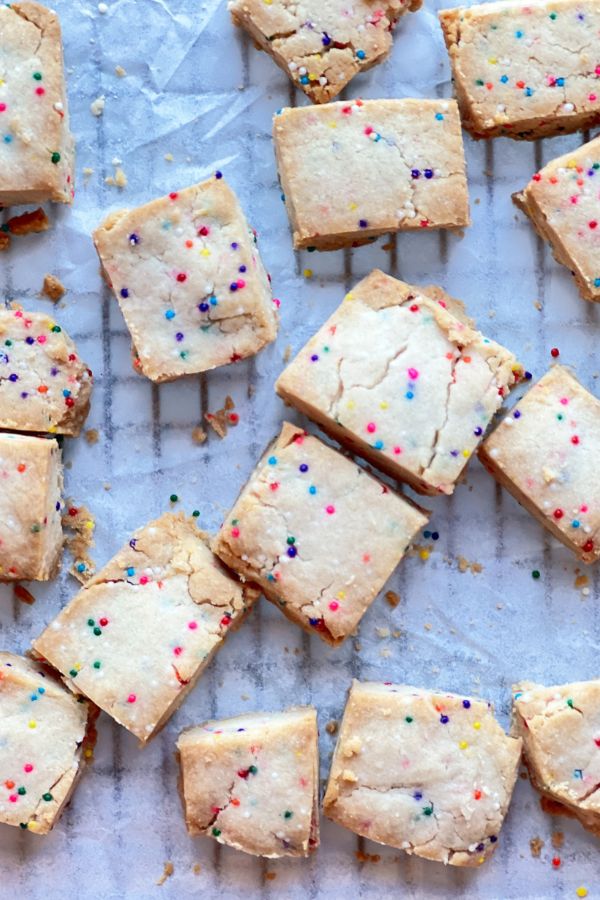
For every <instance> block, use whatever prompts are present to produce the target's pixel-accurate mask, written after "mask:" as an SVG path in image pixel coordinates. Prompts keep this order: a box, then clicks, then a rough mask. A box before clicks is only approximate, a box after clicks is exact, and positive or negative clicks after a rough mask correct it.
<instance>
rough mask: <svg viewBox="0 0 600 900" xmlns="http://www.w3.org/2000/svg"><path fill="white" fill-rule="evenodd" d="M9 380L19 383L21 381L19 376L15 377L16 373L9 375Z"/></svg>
mask: <svg viewBox="0 0 600 900" xmlns="http://www.w3.org/2000/svg"><path fill="white" fill-rule="evenodd" d="M8 380H9V381H18V380H19V376H18V375H15V373H14V372H13V373H12V375H9V376H8Z"/></svg>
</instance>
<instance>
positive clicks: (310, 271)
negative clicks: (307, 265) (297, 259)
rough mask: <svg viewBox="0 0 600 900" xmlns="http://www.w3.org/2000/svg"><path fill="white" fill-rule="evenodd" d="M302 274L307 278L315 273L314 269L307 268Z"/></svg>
mask: <svg viewBox="0 0 600 900" xmlns="http://www.w3.org/2000/svg"><path fill="white" fill-rule="evenodd" d="M302 274H303V275H304V277H305V278H312V277H313V274H314V273H313V270H312V269H305V270H304V271H303V273H302Z"/></svg>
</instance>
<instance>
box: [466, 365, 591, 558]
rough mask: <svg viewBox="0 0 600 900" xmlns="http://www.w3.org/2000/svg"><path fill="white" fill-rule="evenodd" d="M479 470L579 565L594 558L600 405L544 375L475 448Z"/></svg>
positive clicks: (565, 374) (569, 381)
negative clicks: (573, 555) (564, 547)
mask: <svg viewBox="0 0 600 900" xmlns="http://www.w3.org/2000/svg"><path fill="white" fill-rule="evenodd" d="M479 457H480V459H481V461H482V462H483V464H484V466H485V467H486V468H487V469H488V471H489V472H491V474H492V475H493V476H494V478H495V479H496V480H497V481H499V482H500V484H501V485H502V486H503V487H505V488H506V490H507V491H510V493H511V494H512V495H513V497H515V498H516V499H517V500H518V501H519V503H520V504H521V505H522V506H524V507H525V509H527V510H528V511H529V512H530V513H531V514H532V515H533V516H535V517H536V519H538V520H539V521H540V522H541V523H542V525H544V526H545V527H546V528H547V529H548V531H550V532H552V534H553V535H554V537H556V538H558V540H559V541H562V542H563V544H565V545H566V546H567V547H568V548H569V549H570V550H572V551H573V553H575V554H576V555H577V556H578V557H579V559H581V560H582V561H583V562H585V563H593V562H596V560H597V559H598V557H600V538H599V537H598V530H599V529H600V485H598V481H597V479H596V478H595V472H596V471H598V469H599V468H600V400H598V399H597V398H596V397H594V396H593V395H592V394H590V393H589V392H588V391H586V390H585V388H584V387H582V386H581V384H580V383H579V382H578V381H577V379H576V378H574V377H573V375H571V373H570V372H569V371H568V370H567V369H565V368H564V367H563V366H554V367H553V368H552V369H550V371H549V372H547V373H546V374H545V375H544V377H543V378H542V379H540V381H538V383H537V384H535V385H534V386H533V387H532V388H531V390H530V391H529V393H527V394H526V395H525V397H524V398H523V399H522V400H521V401H520V402H519V403H518V404H517V406H516V407H515V408H514V409H513V410H512V411H511V412H510V413H509V414H508V415H507V416H506V417H505V418H504V419H503V420H502V422H501V423H500V425H499V426H498V427H497V428H496V430H495V431H493V432H492V434H491V435H490V437H489V438H488V439H487V440H486V441H485V442H484V443H483V444H482V445H481V447H480V448H479Z"/></svg>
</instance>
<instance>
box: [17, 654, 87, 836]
mask: <svg viewBox="0 0 600 900" xmlns="http://www.w3.org/2000/svg"><path fill="white" fill-rule="evenodd" d="M87 719H88V704H87V703H80V702H78V701H77V699H76V698H75V697H74V696H73V694H72V693H71V692H70V691H68V690H67V689H66V688H65V687H63V685H62V684H60V683H59V682H58V681H56V680H55V679H54V678H51V677H49V676H47V675H46V673H45V672H44V671H43V669H42V668H41V667H40V666H38V665H36V664H34V663H33V662H31V661H30V660H28V659H24V658H23V657H22V656H16V655H15V654H14V653H6V652H0V822H4V823H6V824H8V825H17V826H18V825H20V826H21V828H24V829H28V830H29V831H33V832H35V833H37V834H45V833H47V832H48V831H50V829H51V828H52V826H53V825H54V822H55V820H56V818H57V816H58V814H59V813H60V810H61V807H62V805H63V803H64V802H65V800H66V799H68V795H69V793H70V791H71V789H72V787H73V783H74V781H75V778H76V776H77V773H78V769H79V766H80V763H81V745H82V743H83V739H84V737H85V733H86V726H87Z"/></svg>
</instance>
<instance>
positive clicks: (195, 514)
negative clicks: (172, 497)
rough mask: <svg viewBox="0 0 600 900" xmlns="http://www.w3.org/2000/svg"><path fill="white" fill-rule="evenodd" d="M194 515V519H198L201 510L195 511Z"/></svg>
mask: <svg viewBox="0 0 600 900" xmlns="http://www.w3.org/2000/svg"><path fill="white" fill-rule="evenodd" d="M192 515H193V517H194V518H195V519H197V518H198V516H199V515H200V510H199V509H195V510H194V512H193V513H192Z"/></svg>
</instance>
